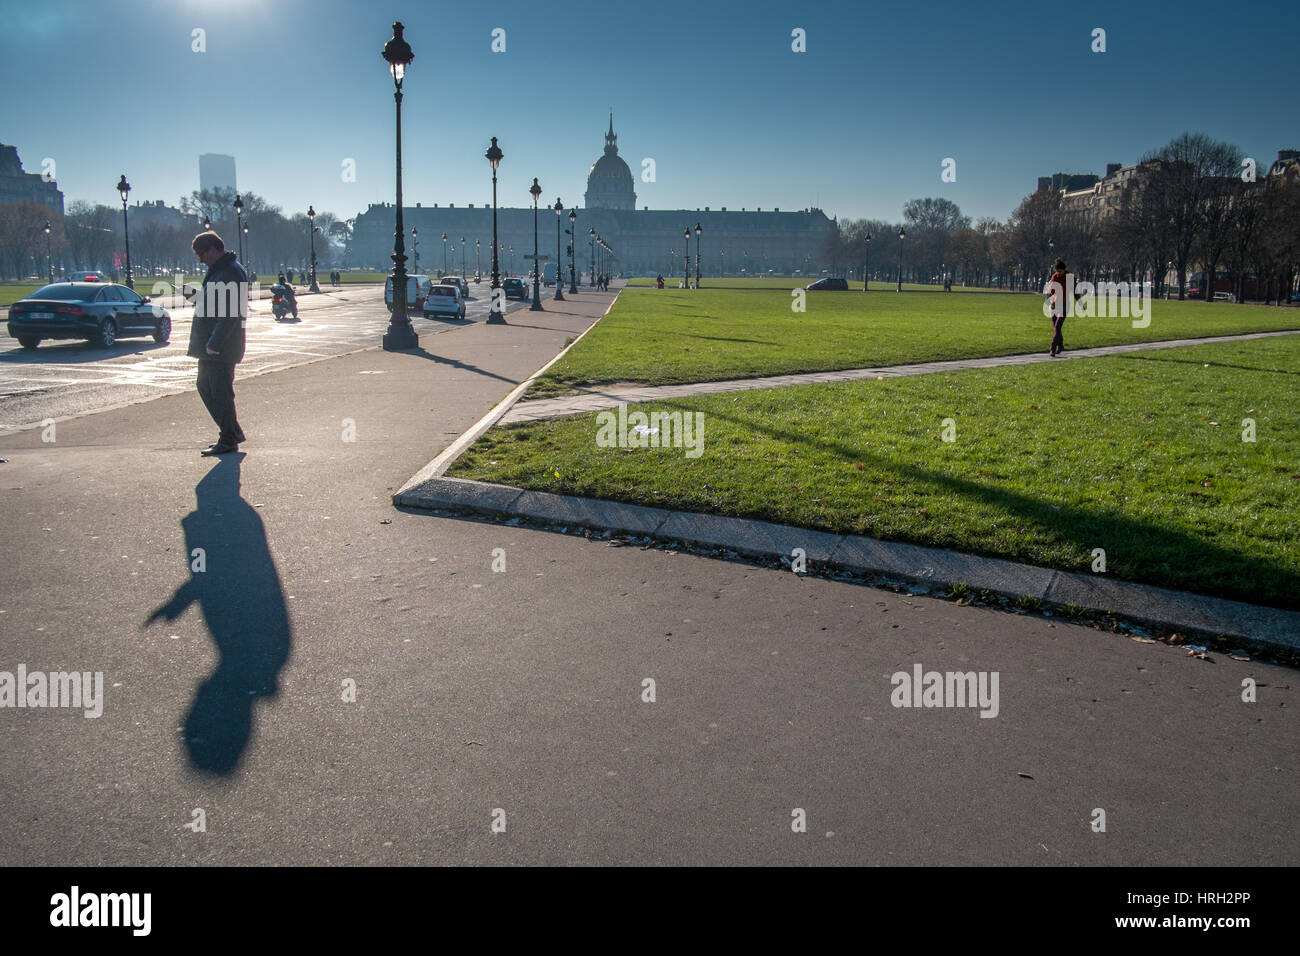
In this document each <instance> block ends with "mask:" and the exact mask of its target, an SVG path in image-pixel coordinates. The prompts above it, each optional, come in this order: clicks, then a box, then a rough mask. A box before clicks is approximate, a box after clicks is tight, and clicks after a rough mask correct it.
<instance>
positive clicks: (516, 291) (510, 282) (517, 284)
mask: <svg viewBox="0 0 1300 956" xmlns="http://www.w3.org/2000/svg"><path fill="white" fill-rule="evenodd" d="M501 288H502V289H503V290H504V291H505V294H506V298H507V299H527V298H528V286H526V285H524V280H523V279H521V278H519V277H518V276H508V277H506V278H504V279H502V280H501Z"/></svg>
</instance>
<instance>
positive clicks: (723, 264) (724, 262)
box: [718, 249, 727, 279]
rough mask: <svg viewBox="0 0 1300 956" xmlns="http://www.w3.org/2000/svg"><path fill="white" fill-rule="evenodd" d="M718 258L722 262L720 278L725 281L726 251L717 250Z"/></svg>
mask: <svg viewBox="0 0 1300 956" xmlns="http://www.w3.org/2000/svg"><path fill="white" fill-rule="evenodd" d="M718 258H720V259H721V260H722V278H724V279H725V278H726V277H727V250H726V249H720V250H718Z"/></svg>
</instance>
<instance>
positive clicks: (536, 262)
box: [528, 176, 542, 312]
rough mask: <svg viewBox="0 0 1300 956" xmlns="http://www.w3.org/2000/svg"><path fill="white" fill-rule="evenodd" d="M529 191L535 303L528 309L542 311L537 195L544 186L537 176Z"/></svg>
mask: <svg viewBox="0 0 1300 956" xmlns="http://www.w3.org/2000/svg"><path fill="white" fill-rule="evenodd" d="M528 192H529V193H530V194H531V195H532V197H533V304H532V305H530V306H529V307H528V311H529V312H541V311H542V289H541V285H540V282H541V277H540V276H539V275H538V273H539V272H541V269H540V268H539V266H541V264H542V260H541V259H539V258H538V251H537V197H538V196H540V195H541V194H542V187H541V186H539V185H538V184H537V177H536V176H534V177H533V184H532V185H531V186H529V187H528Z"/></svg>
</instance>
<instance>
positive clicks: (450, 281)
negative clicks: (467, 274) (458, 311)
mask: <svg viewBox="0 0 1300 956" xmlns="http://www.w3.org/2000/svg"><path fill="white" fill-rule="evenodd" d="M440 281H441V282H442V283H444V284H445V285H454V286H455V287H456V288H457V289H459V290H460V296H461V298H462V299H468V298H469V283H468V282H466V281H465V280H464V278H462V277H461V276H443V277H442V279H441V280H440Z"/></svg>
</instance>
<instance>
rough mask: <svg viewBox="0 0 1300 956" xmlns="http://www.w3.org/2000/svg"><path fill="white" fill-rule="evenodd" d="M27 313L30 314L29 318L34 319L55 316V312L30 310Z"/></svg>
mask: <svg viewBox="0 0 1300 956" xmlns="http://www.w3.org/2000/svg"><path fill="white" fill-rule="evenodd" d="M27 315H28V317H29V318H33V319H52V318H54V313H53V312H28V313H27Z"/></svg>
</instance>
